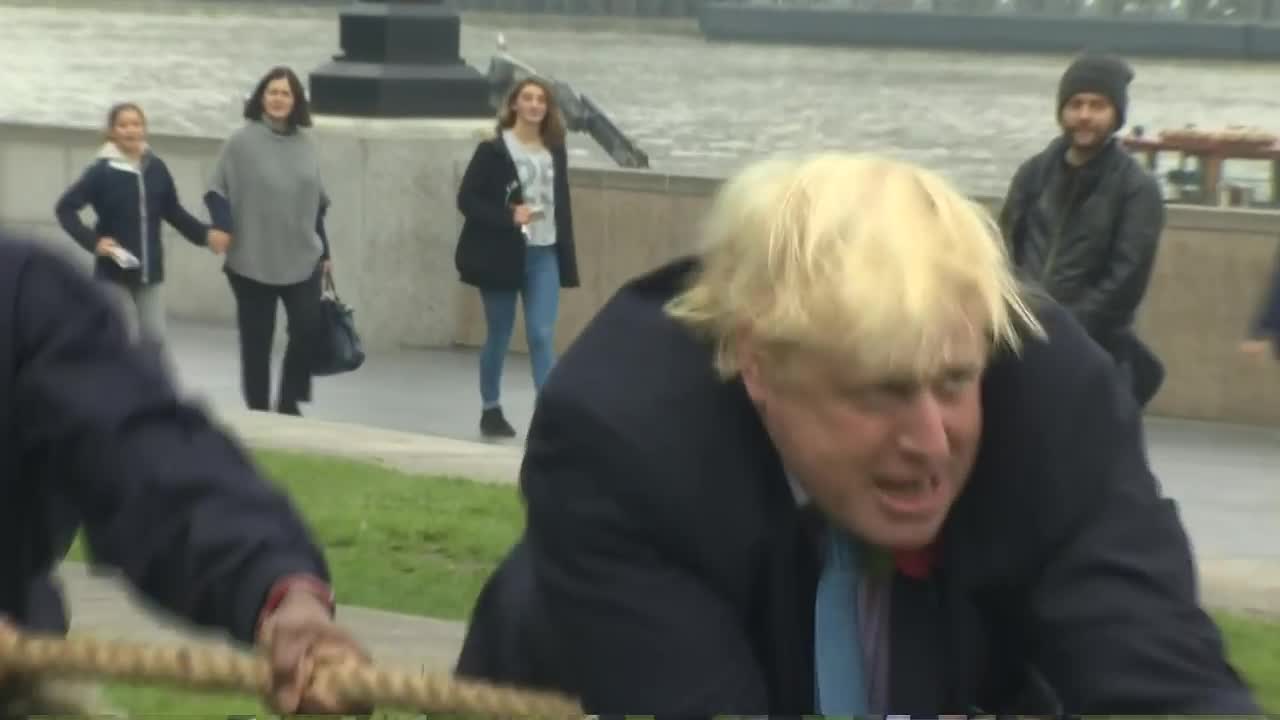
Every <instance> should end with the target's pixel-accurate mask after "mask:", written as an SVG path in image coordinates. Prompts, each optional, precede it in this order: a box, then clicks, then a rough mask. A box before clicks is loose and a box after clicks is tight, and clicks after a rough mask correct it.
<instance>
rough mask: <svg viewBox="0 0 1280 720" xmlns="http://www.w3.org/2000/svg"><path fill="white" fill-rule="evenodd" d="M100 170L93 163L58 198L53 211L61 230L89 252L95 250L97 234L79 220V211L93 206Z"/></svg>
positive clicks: (97, 165) (98, 166)
mask: <svg viewBox="0 0 1280 720" xmlns="http://www.w3.org/2000/svg"><path fill="white" fill-rule="evenodd" d="M100 168H101V165H99V164H98V163H94V164H93V165H90V166H89V167H88V168H87V169H86V170H85V171H84V172H83V173H81V175H80V177H79V178H78V179H77V180H76V181H75V182H74V183H72V185H71V187H69V188H67V189H66V191H65V192H63V193H62V196H61V197H59V198H58V202H57V204H56V205H55V206H54V210H53V212H54V215H56V216H57V218H58V224H59V225H61V226H62V229H63V230H65V231H66V232H67V234H68V235H70V236H71V238H72V239H73V240H75V241H76V244H77V245H79V246H80V247H82V248H84V249H85V250H88V251H89V252H95V251H96V250H97V246H98V234H97V233H95V232H94V231H93V229H92V228H90V227H89V226H87V225H85V224H84V221H83V220H81V219H80V211H81V210H83V209H84V208H85V206H86V205H91V204H93V201H94V199H95V197H96V192H97V187H96V186H97V181H98V178H99V177H100V176H101V170H100Z"/></svg>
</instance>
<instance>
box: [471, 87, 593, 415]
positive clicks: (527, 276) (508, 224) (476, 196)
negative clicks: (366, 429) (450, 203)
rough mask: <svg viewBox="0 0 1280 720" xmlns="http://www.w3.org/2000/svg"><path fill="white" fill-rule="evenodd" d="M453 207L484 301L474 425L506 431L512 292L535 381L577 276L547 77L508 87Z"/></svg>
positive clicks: (560, 126)
mask: <svg viewBox="0 0 1280 720" xmlns="http://www.w3.org/2000/svg"><path fill="white" fill-rule="evenodd" d="M458 210H459V211H461V212H462V216H463V218H464V220H463V225H462V234H461V236H460V237H459V238H458V247H457V252H456V254H455V256H454V261H455V264H456V265H457V269H458V274H459V276H460V277H461V279H462V282H464V283H466V284H468V285H472V286H474V287H476V288H478V289H479V290H480V299H481V301H482V302H483V304H484V318H485V327H486V337H485V343H484V348H483V349H482V350H481V351H480V400H481V403H482V411H481V415H480V432H481V433H482V434H483V435H485V436H486V437H514V436H515V434H516V431H515V428H513V427H511V423H509V422H508V421H507V419H506V417H505V416H504V415H503V413H502V403H501V397H500V393H501V384H502V368H503V364H504V359H505V358H506V354H507V348H508V347H509V346H510V344H511V333H512V330H513V329H514V327H515V316H516V295H519V296H520V297H521V299H522V300H523V301H524V321H525V335H526V337H527V339H528V343H529V356H530V361H531V363H532V365H533V384H534V387H535V388H537V389H541V388H542V386H543V384H544V383H545V382H546V380H547V375H548V374H549V373H550V372H551V366H552V364H553V363H554V361H555V348H554V344H555V326H556V316H557V314H558V312H559V303H560V289H561V288H572V287H578V284H579V283H578V261H577V256H576V253H575V250H574V239H573V214H572V211H571V208H570V201H569V168H568V155H567V153H566V151H565V128H564V119H563V118H562V117H561V115H560V110H559V108H558V107H557V105H556V100H555V95H554V94H553V93H552V91H551V88H550V87H549V86H548V85H547V84H546V83H544V82H542V81H541V80H538V79H534V78H529V79H525V80H523V81H521V82H519V83H517V84H516V85H515V86H514V87H512V88H511V91H510V92H508V93H507V98H506V102H505V103H504V104H503V106H502V110H501V113H500V114H499V118H498V127H497V131H496V133H495V136H494V137H493V138H491V139H488V140H485V141H483V142H481V143H480V144H479V145H478V146H477V147H476V150H475V153H474V154H473V155H472V157H471V162H470V163H469V164H468V165H467V170H466V173H465V174H464V175H463V178H462V183H461V185H460V187H459V189H458Z"/></svg>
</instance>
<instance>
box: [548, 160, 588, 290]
mask: <svg viewBox="0 0 1280 720" xmlns="http://www.w3.org/2000/svg"><path fill="white" fill-rule="evenodd" d="M552 152H554V153H555V154H554V155H553V157H554V158H555V163H556V166H557V167H556V177H555V193H556V197H555V201H556V211H555V212H556V244H557V245H558V246H559V247H557V248H556V253H557V256H558V258H559V264H560V286H561V287H566V288H575V287H578V286H579V285H581V284H582V283H581V280H580V279H579V277H578V246H577V238H576V236H575V235H574V232H573V198H572V195H573V192H572V190H571V189H570V187H569V153H568V151H567V150H566V149H565V147H564V146H560V147H558V148H555V150H553V151H552Z"/></svg>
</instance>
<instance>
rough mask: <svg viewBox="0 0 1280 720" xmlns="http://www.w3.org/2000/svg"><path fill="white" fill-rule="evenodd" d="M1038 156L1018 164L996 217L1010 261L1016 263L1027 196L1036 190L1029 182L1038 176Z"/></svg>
mask: <svg viewBox="0 0 1280 720" xmlns="http://www.w3.org/2000/svg"><path fill="white" fill-rule="evenodd" d="M1038 157H1039V155H1037V156H1035V157H1032V158H1029V159H1028V160H1027V161H1026V162H1024V163H1022V164H1021V165H1019V166H1018V170H1017V171H1016V172H1014V174H1013V179H1012V180H1010V181H1009V190H1008V191H1007V192H1006V193H1005V196H1004V203H1003V204H1002V205H1001V206H1000V214H999V216H998V217H997V218H996V220H997V223H998V224H999V226H1000V234H1001V235H1002V236H1003V237H1004V243H1005V248H1006V250H1007V251H1008V253H1009V261H1010V262H1011V263H1015V264H1016V263H1017V261H1018V252H1017V250H1018V243H1019V242H1020V240H1021V238H1019V237H1018V235H1019V233H1020V232H1021V227H1020V226H1021V224H1022V218H1023V216H1024V215H1025V214H1026V212H1027V197H1028V196H1029V195H1031V194H1032V193H1033V192H1034V188H1031V187H1029V184H1030V183H1031V181H1032V179H1033V178H1034V177H1035V176H1036V173H1037V164H1036V159H1037V158H1038Z"/></svg>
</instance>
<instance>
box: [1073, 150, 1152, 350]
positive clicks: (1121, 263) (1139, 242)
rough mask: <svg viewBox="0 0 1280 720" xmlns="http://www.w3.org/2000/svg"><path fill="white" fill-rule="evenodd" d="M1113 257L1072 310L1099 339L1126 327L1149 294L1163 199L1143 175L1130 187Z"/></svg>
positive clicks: (1150, 180) (1114, 244)
mask: <svg viewBox="0 0 1280 720" xmlns="http://www.w3.org/2000/svg"><path fill="white" fill-rule="evenodd" d="M1121 208H1122V209H1121V214H1120V222H1119V227H1118V228H1117V230H1116V235H1115V240H1114V243H1113V246H1112V247H1113V252H1112V255H1111V258H1110V259H1109V260H1108V261H1107V263H1106V267H1105V268H1103V271H1102V276H1101V277H1100V278H1099V279H1098V281H1097V282H1096V283H1095V284H1094V286H1093V287H1092V288H1090V289H1089V290H1088V291H1087V292H1086V293H1085V294H1084V296H1083V297H1081V299H1080V301H1079V302H1077V303H1074V304H1073V305H1072V308H1071V309H1072V311H1073V312H1074V313H1075V314H1076V317H1077V318H1078V319H1079V320H1080V322H1081V324H1083V325H1084V326H1085V328H1086V329H1088V331H1089V334H1090V335H1093V336H1094V337H1095V338H1097V337H1103V336H1105V335H1106V334H1107V333H1108V332H1109V331H1111V330H1113V329H1116V328H1117V327H1119V326H1120V325H1122V324H1124V323H1126V322H1128V321H1129V320H1130V319H1131V318H1133V316H1134V315H1135V314H1136V313H1137V311H1138V305H1139V304H1140V303H1141V302H1142V298H1143V296H1144V295H1146V293H1147V285H1148V284H1149V283H1150V281H1151V271H1152V269H1153V268H1154V267H1155V263H1156V250H1157V248H1158V247H1159V246H1160V233H1161V231H1162V230H1164V199H1163V198H1162V197H1161V196H1160V187H1159V185H1157V184H1156V181H1155V179H1154V178H1152V177H1150V176H1148V175H1146V174H1145V173H1144V174H1143V177H1142V178H1141V180H1140V181H1139V182H1136V183H1133V184H1132V185H1130V186H1129V187H1127V188H1126V192H1125V197H1124V199H1123V201H1122V205H1121Z"/></svg>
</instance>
